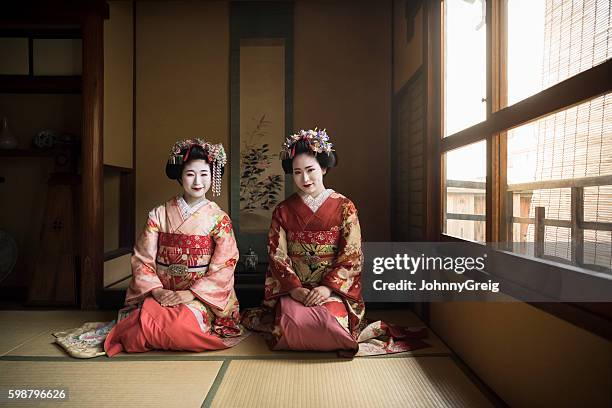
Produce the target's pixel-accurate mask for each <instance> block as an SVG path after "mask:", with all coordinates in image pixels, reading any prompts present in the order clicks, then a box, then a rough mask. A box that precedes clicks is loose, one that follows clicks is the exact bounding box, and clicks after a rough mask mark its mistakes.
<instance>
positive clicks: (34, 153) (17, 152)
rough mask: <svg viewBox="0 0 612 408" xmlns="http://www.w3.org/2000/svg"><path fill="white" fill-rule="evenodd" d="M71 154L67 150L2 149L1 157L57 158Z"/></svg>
mask: <svg viewBox="0 0 612 408" xmlns="http://www.w3.org/2000/svg"><path fill="white" fill-rule="evenodd" d="M69 153H70V151H69V150H66V149H7V150H3V149H0V157H55V156H57V155H58V154H69Z"/></svg>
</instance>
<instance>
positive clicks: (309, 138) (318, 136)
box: [280, 128, 334, 160]
mask: <svg viewBox="0 0 612 408" xmlns="http://www.w3.org/2000/svg"><path fill="white" fill-rule="evenodd" d="M300 140H304V141H305V142H306V143H307V144H308V147H309V148H310V150H312V152H313V153H315V154H318V153H326V154H331V152H332V151H333V150H334V149H333V146H334V145H333V144H332V143H331V142H330V141H329V136H328V135H327V132H326V131H325V129H323V130H318V129H317V128H314V130H313V129H309V130H303V129H302V130H300V131H299V132H298V133H294V134H293V135H291V136H289V137H288V138H287V139H286V140H285V143H283V145H282V146H281V152H280V158H281V160H286V159H293V157H294V156H295V144H296V143H297V142H299V141H300Z"/></svg>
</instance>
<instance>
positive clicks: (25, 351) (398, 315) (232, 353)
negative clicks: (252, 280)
mask: <svg viewBox="0 0 612 408" xmlns="http://www.w3.org/2000/svg"><path fill="white" fill-rule="evenodd" d="M28 313H33V314H36V313H41V312H28ZM63 313H67V312H63ZM75 313H77V314H76V315H75ZM81 313H83V316H81V317H79V315H78V312H70V313H69V314H67V315H66V316H65V317H64V318H63V319H62V318H60V316H56V317H55V318H54V319H52V320H53V323H54V324H55V326H53V328H51V329H48V330H46V331H44V332H42V333H40V332H39V333H38V335H35V336H33V337H31V338H29V339H27V341H24V342H22V344H21V345H19V346H18V347H15V348H13V349H12V350H11V351H10V352H8V353H7V354H6V355H9V356H31V357H33V356H41V357H62V356H67V354H66V352H65V351H64V350H63V349H62V348H61V347H59V346H58V345H57V344H55V338H54V337H53V334H52V333H54V332H56V331H59V330H63V329H68V328H72V327H78V326H80V325H81V324H82V323H84V322H85V321H87V320H86V319H85V316H96V317H98V318H103V317H106V319H102V320H90V321H105V320H108V321H109V320H112V319H113V318H114V317H115V315H114V314H113V312H97V315H95V314H94V315H92V314H91V312H81ZM103 313H107V314H106V315H104V314H103ZM369 316H370V317H371V318H372V319H379V318H382V319H383V320H385V321H388V322H391V323H396V324H402V325H406V326H422V325H423V323H422V322H421V321H420V320H419V319H418V318H417V317H416V316H415V315H414V314H413V313H412V312H409V311H387V310H385V311H383V310H377V311H372V313H371V314H369ZM26 319H27V317H26ZM426 341H427V342H428V343H429V344H430V345H431V347H428V348H424V349H420V350H415V351H414V352H407V353H402V354H403V355H428V354H440V353H450V351H449V350H448V348H447V347H446V346H445V345H444V343H442V341H441V340H440V339H439V338H438V337H437V336H435V335H434V334H433V333H431V332H430V333H429V337H428V338H427V340H426ZM127 356H130V358H132V357H136V356H141V357H145V358H146V357H168V358H174V357H176V356H189V357H193V356H201V357H202V358H206V359H209V358H214V357H249V356H253V357H264V358H274V357H278V358H297V359H310V358H334V357H336V353H323V352H295V351H271V350H270V349H269V348H268V346H267V344H266V342H265V341H264V339H263V337H262V336H260V335H258V334H256V333H253V334H252V335H251V336H249V337H248V338H247V339H246V340H244V341H242V342H241V343H239V344H238V345H237V346H235V347H232V348H229V349H226V350H219V351H208V352H205V353H188V352H171V351H151V352H148V353H145V354H129V355H128V354H125V353H121V354H118V355H117V357H116V358H124V357H127ZM383 357H384V356H383Z"/></svg>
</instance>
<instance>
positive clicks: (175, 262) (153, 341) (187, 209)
mask: <svg viewBox="0 0 612 408" xmlns="http://www.w3.org/2000/svg"><path fill="white" fill-rule="evenodd" d="M225 164H226V155H225V151H224V149H223V146H222V145H220V144H217V145H214V144H210V143H207V142H204V141H203V140H201V139H190V140H183V141H179V142H177V143H176V144H175V145H174V147H173V148H172V152H171V156H170V159H169V160H168V163H167V165H166V174H167V176H168V177H169V178H171V179H174V180H177V181H178V182H179V184H180V185H181V186H182V188H183V193H182V194H181V195H178V196H176V197H173V198H172V199H170V200H169V201H168V202H166V203H165V204H162V205H160V206H159V207H156V208H154V209H153V210H152V211H151V212H150V213H149V217H148V220H147V224H146V226H145V229H144V231H143V233H142V234H141V235H140V237H139V238H138V241H137V242H136V245H135V246H134V256H133V257H132V280H131V282H130V286H129V289H128V291H127V295H126V299H125V303H126V305H128V307H127V308H125V309H122V310H121V311H120V313H119V319H118V323H117V325H116V326H114V327H113V329H112V330H111V331H110V333H109V334H108V336H107V337H106V340H105V342H104V350H105V351H106V353H107V354H108V355H109V356H111V357H112V356H113V355H115V354H117V353H119V352H120V351H126V352H144V351H148V350H151V349H163V350H188V351H196V352H197V351H205V350H217V349H223V348H227V347H230V346H233V345H235V344H236V343H238V342H239V341H240V340H241V339H242V337H243V328H242V326H241V325H240V323H239V310H238V300H237V299H236V294H235V292H234V268H235V265H236V262H237V260H238V248H237V246H236V241H235V239H234V233H233V230H232V224H231V220H230V218H229V217H228V216H227V214H226V213H224V212H223V211H222V210H221V209H220V208H219V206H218V205H217V204H215V203H214V202H212V201H209V200H207V199H206V192H207V191H208V190H209V188H211V185H212V190H213V195H215V196H216V195H219V194H220V190H221V176H222V174H223V168H224V166H225Z"/></svg>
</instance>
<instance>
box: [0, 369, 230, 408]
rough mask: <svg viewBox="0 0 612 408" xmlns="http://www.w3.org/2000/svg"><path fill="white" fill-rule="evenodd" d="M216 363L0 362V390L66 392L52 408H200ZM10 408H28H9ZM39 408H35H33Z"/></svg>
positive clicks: (214, 374) (211, 379) (48, 404)
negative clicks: (37, 389) (55, 390)
mask: <svg viewBox="0 0 612 408" xmlns="http://www.w3.org/2000/svg"><path fill="white" fill-rule="evenodd" d="M221 365H222V362H220V361H180V362H171V361H147V362H140V361H123V362H111V361H108V362H100V361H99V360H96V362H82V361H80V362H43V361H19V362H14V361H0V388H2V389H7V388H20V389H24V388H28V389H35V388H46V389H53V388H68V396H69V399H68V401H65V402H61V403H60V402H47V403H46V404H44V405H46V406H53V407H64V406H65V407H79V408H80V407H93V406H95V407H130V406H132V407H165V408H168V407H185V408H187V407H198V408H199V407H200V406H201V405H202V403H203V402H204V399H205V398H206V394H207V393H208V391H209V389H210V387H211V386H212V384H213V382H214V380H215V377H216V376H217V373H218V372H219V369H220V368H221ZM11 406H32V402H31V401H30V402H29V403H24V404H22V405H19V404H15V403H14V402H11ZM36 406H40V405H36Z"/></svg>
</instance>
